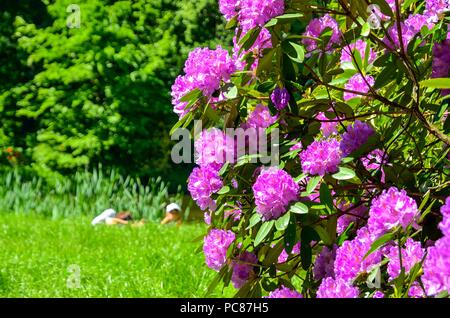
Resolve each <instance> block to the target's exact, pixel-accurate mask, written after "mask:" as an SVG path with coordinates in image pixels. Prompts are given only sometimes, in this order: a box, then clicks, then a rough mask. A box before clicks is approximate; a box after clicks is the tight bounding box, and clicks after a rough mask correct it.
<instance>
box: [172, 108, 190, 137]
mask: <svg viewBox="0 0 450 318" xmlns="http://www.w3.org/2000/svg"><path fill="white" fill-rule="evenodd" d="M189 115H190V113H188V114H186V115H185V116H183V118H181V119H180V120H179V121H177V122H176V123H175V125H173V126H172V128H171V129H170V132H169V135H173V133H174V132H175V130H177V129H178V128H180V127H181V126H183V124H184V122H185V121H186V120H187V119H188V116H189Z"/></svg>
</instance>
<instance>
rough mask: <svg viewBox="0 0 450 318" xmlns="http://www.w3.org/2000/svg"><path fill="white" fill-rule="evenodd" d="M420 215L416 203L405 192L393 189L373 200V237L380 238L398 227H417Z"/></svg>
mask: <svg viewBox="0 0 450 318" xmlns="http://www.w3.org/2000/svg"><path fill="white" fill-rule="evenodd" d="M418 214H419V211H418V209H417V203H416V201H414V199H412V198H410V197H409V196H408V195H407V194H406V191H405V190H398V189H397V188H395V187H391V188H389V189H388V190H383V192H382V193H381V195H380V196H378V197H377V198H375V199H373V200H372V206H371V207H370V210H369V220H368V226H369V230H370V232H371V233H372V234H373V235H376V236H379V235H382V234H384V233H386V232H388V231H389V230H391V229H392V228H394V227H396V226H401V227H403V228H404V229H406V227H407V226H408V225H415V219H416V217H417V216H418Z"/></svg>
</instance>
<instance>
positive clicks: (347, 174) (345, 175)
mask: <svg viewBox="0 0 450 318" xmlns="http://www.w3.org/2000/svg"><path fill="white" fill-rule="evenodd" d="M355 176H356V173H355V171H353V170H352V169H350V168H346V167H339V172H337V173H335V174H333V175H332V177H333V178H334V179H336V180H349V179H352V178H354V177H355Z"/></svg>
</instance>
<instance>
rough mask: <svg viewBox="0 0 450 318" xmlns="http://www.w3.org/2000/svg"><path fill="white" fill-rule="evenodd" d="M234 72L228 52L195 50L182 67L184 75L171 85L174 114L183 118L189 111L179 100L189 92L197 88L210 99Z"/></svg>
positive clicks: (222, 50) (185, 103)
mask: <svg viewBox="0 0 450 318" xmlns="http://www.w3.org/2000/svg"><path fill="white" fill-rule="evenodd" d="M235 70H236V65H235V63H234V61H233V60H232V59H231V57H230V56H229V55H228V52H227V51H226V50H224V49H222V48H221V47H220V46H218V47H217V49H215V50H211V49H208V48H196V49H195V50H193V51H192V52H191V53H190V54H189V57H188V59H187V60H186V63H185V65H184V73H185V74H184V75H180V76H178V77H177V78H176V80H175V83H174V84H173V85H172V93H171V95H172V104H173V106H174V112H175V113H176V114H178V115H179V117H180V118H181V117H183V116H184V115H186V114H187V113H188V112H189V110H188V109H186V106H187V102H182V101H181V100H180V99H181V98H182V97H183V96H184V95H186V94H187V93H189V92H190V91H192V90H194V89H196V88H198V89H200V90H201V91H202V93H203V95H204V96H206V97H207V98H211V97H212V95H213V93H214V92H215V91H217V90H218V89H219V88H220V84H221V82H222V81H224V82H226V81H228V80H229V79H230V76H231V74H233V73H234V72H235Z"/></svg>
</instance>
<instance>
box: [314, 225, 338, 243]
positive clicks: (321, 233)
mask: <svg viewBox="0 0 450 318" xmlns="http://www.w3.org/2000/svg"><path fill="white" fill-rule="evenodd" d="M314 230H316V232H317V233H318V234H319V236H320V239H321V240H322V242H323V243H324V244H325V245H328V246H329V245H331V244H333V241H332V239H331V237H330V235H328V232H327V231H326V230H325V229H324V228H323V227H322V226H320V225H316V226H314Z"/></svg>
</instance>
